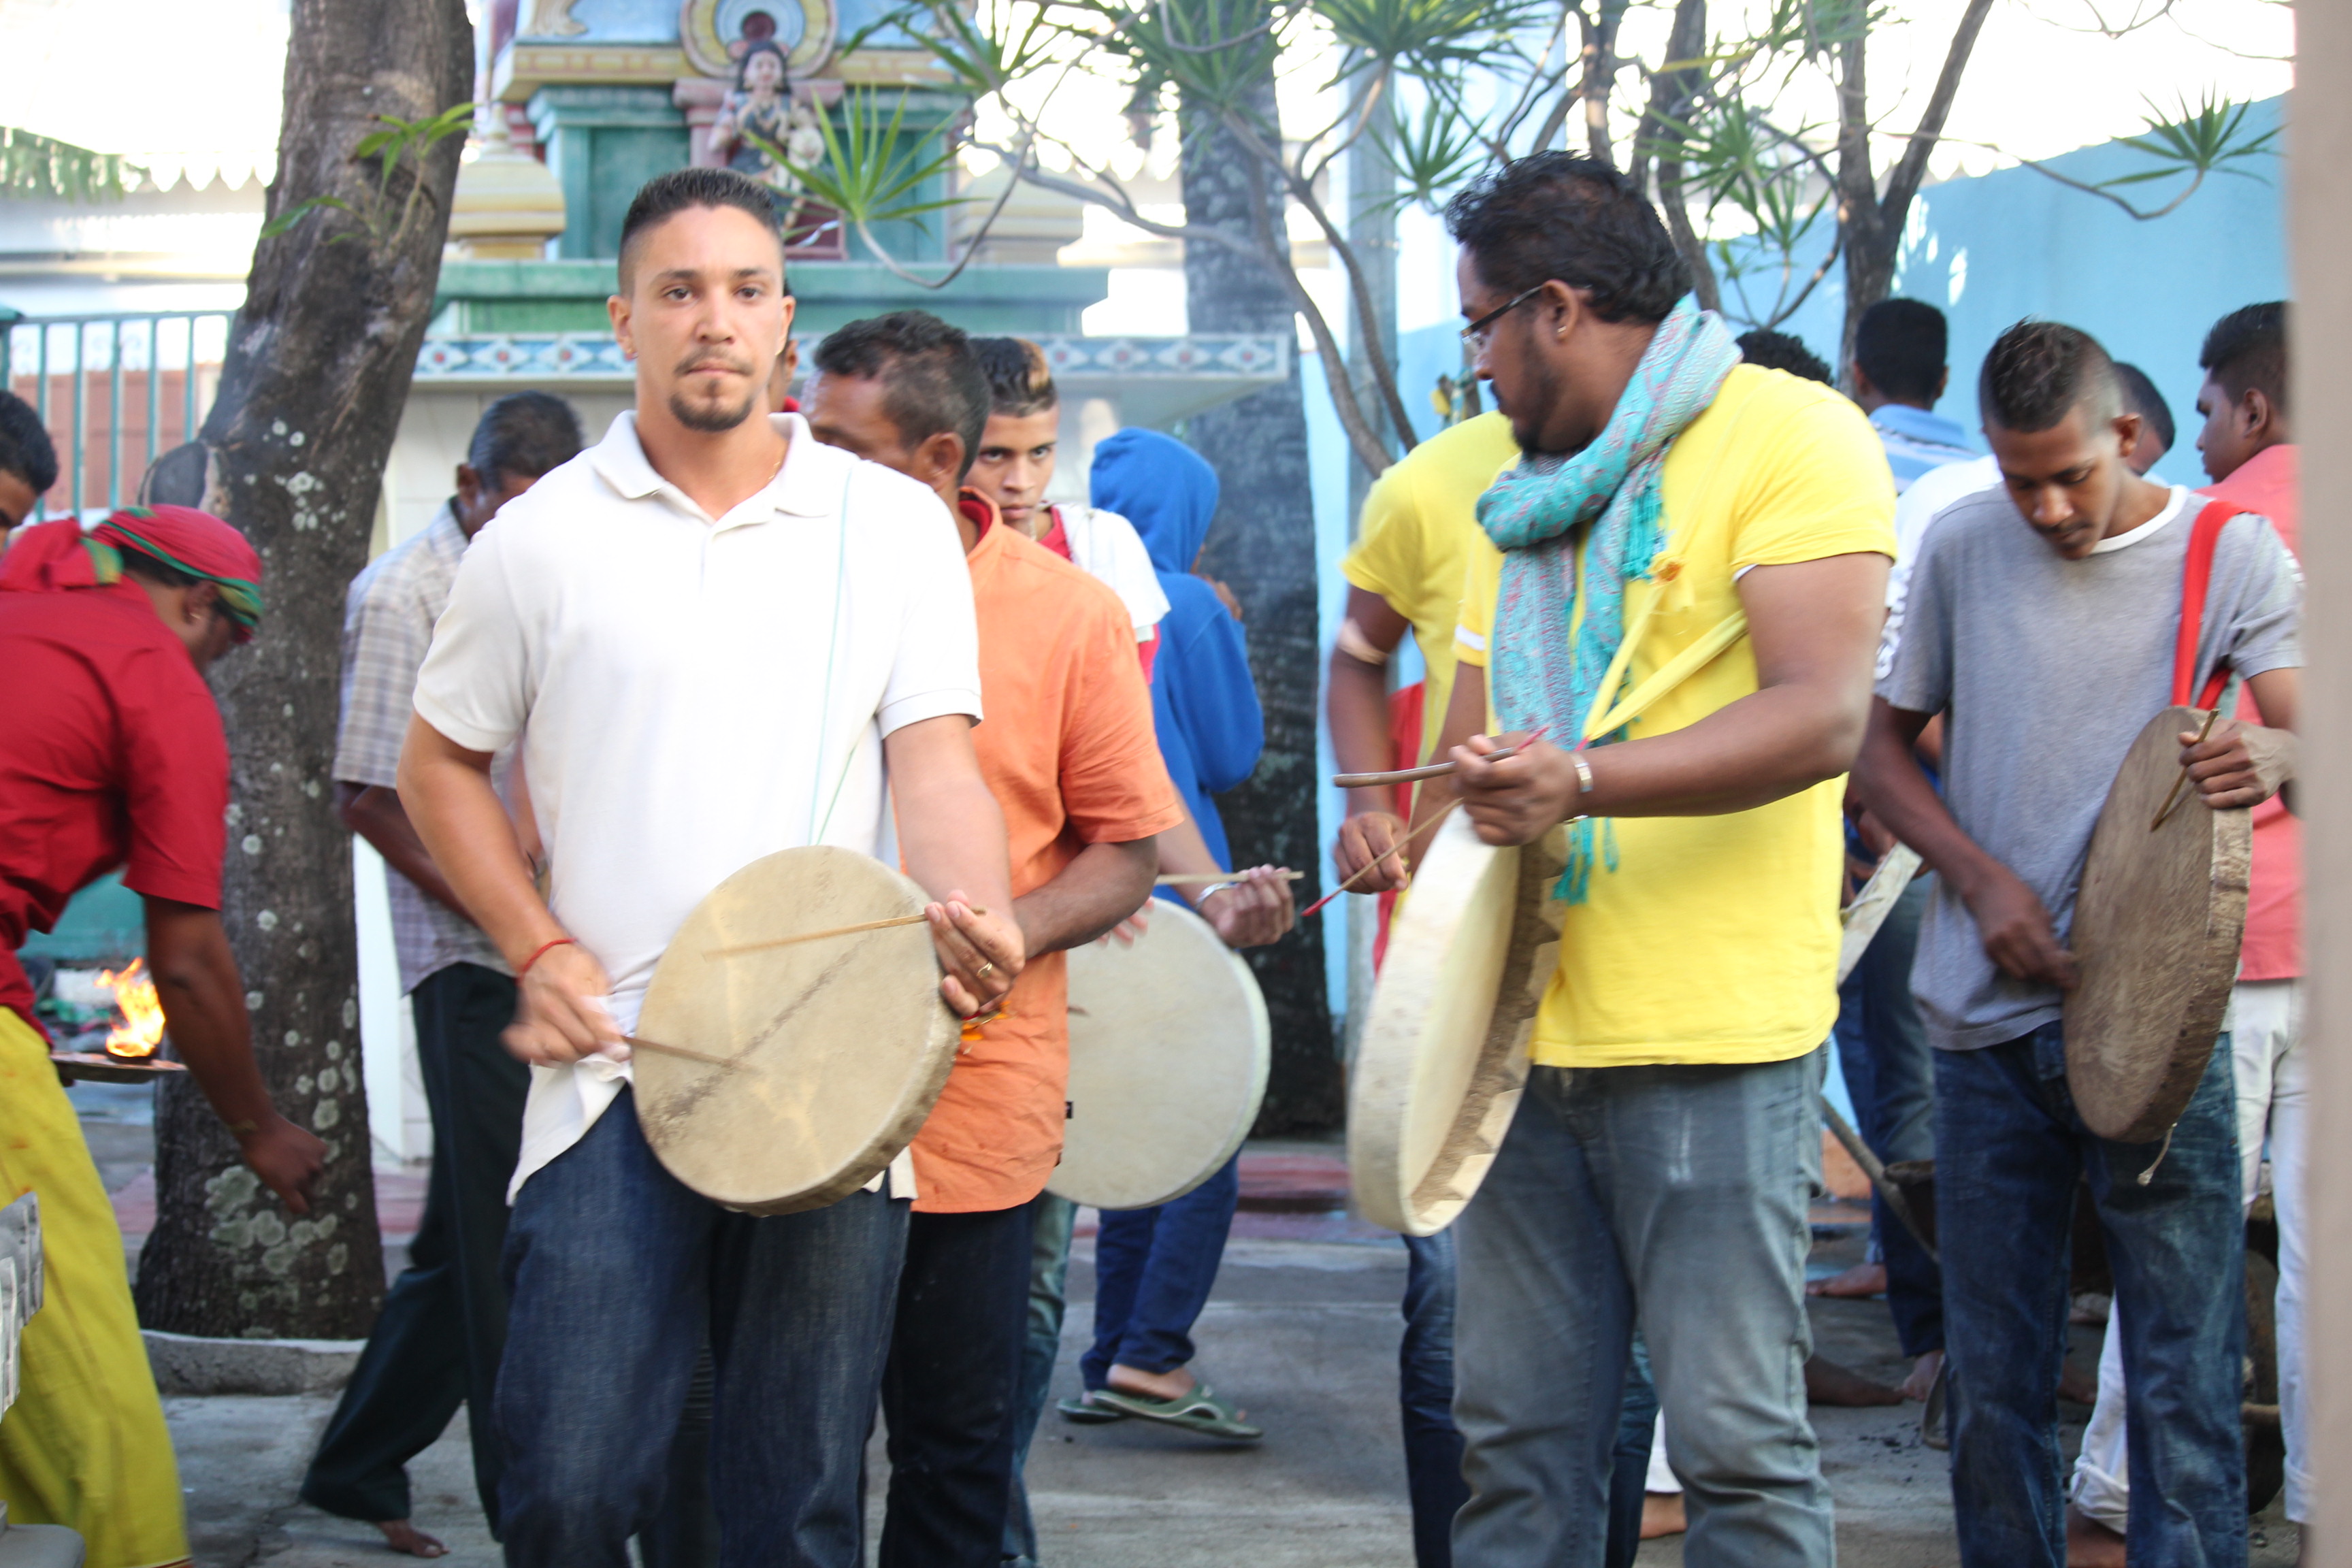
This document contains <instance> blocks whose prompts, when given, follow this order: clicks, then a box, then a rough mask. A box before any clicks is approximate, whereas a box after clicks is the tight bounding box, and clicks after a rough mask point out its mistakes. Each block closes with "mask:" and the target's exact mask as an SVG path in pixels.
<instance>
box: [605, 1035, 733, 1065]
mask: <svg viewBox="0 0 2352 1568" xmlns="http://www.w3.org/2000/svg"><path fill="white" fill-rule="evenodd" d="M621 1038H622V1039H624V1040H625V1041H627V1042H628V1044H629V1047H630V1048H631V1049H632V1050H639V1051H656V1052H659V1053H660V1054H661V1055H663V1056H666V1057H684V1058H686V1059H687V1060H688V1061H690V1062H702V1063H705V1064H707V1065H709V1066H710V1067H715V1068H726V1069H727V1070H728V1071H729V1072H733V1071H734V1070H735V1069H736V1068H737V1067H739V1066H740V1065H741V1064H740V1063H739V1062H737V1061H735V1060H734V1059H733V1058H729V1057H714V1056H712V1055H710V1054H709V1052H707V1051H690V1050H688V1049H687V1048H686V1047H684V1046H665V1045H663V1044H662V1043H661V1042H660V1041H659V1040H645V1039H639V1038H638V1037H636V1036H635V1035H623V1036H622V1037H621Z"/></svg>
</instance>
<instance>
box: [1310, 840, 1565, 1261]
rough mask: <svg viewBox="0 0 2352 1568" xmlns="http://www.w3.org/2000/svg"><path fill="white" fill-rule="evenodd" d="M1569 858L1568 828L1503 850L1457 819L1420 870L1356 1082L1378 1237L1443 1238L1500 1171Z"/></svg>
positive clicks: (1554, 954)
mask: <svg viewBox="0 0 2352 1568" xmlns="http://www.w3.org/2000/svg"><path fill="white" fill-rule="evenodd" d="M1565 858H1566V837H1565V834H1564V832H1563V831H1562V830H1560V829H1557V828H1555V829H1554V830H1553V831H1552V832H1551V833H1550V834H1549V835H1547V836H1546V837H1545V838H1544V839H1543V840H1542V841H1541V842H1540V843H1538V844H1534V845H1529V846H1528V847H1524V848H1496V847H1493V846H1491V845H1486V844H1483V843H1481V842H1479V840H1478V837H1477V835H1476V834H1475V832H1474V831H1473V830H1472V828H1471V826H1470V823H1469V822H1468V820H1467V819H1466V818H1465V817H1464V816H1461V815H1460V814H1459V813H1456V814H1454V816H1452V817H1450V818H1448V819H1447V821H1446V823H1445V825H1444V826H1443V827H1441V828H1439V829H1438V830H1437V832H1436V834H1435V835H1434V836H1433V837H1432V838H1431V841H1430V846H1429V852H1428V854H1427V855H1425V856H1424V857H1423V859H1422V862H1421V864H1420V865H1419V866H1418V867H1416V868H1414V871H1413V878H1412V892H1411V895H1410V896H1409V897H1407V898H1406V899H1405V900H1404V902H1403V904H1402V908H1401V909H1400V910H1399V911H1398V914H1397V919H1396V922H1395V924H1394V925H1393V926H1392V927H1391V931H1390V933H1389V947H1388V956H1387V959H1386V960H1385V962H1384V963H1382V964H1381V976H1380V981H1379V983H1378V984H1376V985H1375V986H1374V987H1373V990H1372V1001H1371V1006H1370V1009H1369V1012H1368V1016H1367V1017H1366V1020H1365V1024H1364V1033H1363V1037H1362V1040H1361V1043H1360V1045H1359V1046H1358V1047H1357V1053H1356V1063H1355V1068H1354V1071H1353V1073H1352V1075H1351V1077H1350V1080H1349V1092H1348V1172H1349V1182H1350V1184H1352V1186H1353V1188H1354V1191H1355V1197H1356V1206H1357V1208H1358V1210H1359V1211H1360V1213H1361V1214H1362V1215H1363V1216H1364V1217H1365V1218H1366V1219H1368V1220H1370V1221H1371V1222H1372V1223H1373V1224H1374V1225H1380V1226H1387V1227H1388V1228H1389V1229H1391V1230H1394V1231H1401V1232H1402V1233H1404V1234H1405V1235H1407V1236H1433V1235H1435V1234H1436V1233H1437V1232H1438V1231H1441V1230H1443V1229H1444V1228H1445V1227H1446V1226H1448V1225H1450V1224H1452V1223H1453V1221H1454V1215H1458V1214H1460V1213H1461V1212H1462V1210H1463V1207H1464V1206H1465V1205H1467V1204H1468V1203H1469V1201H1470V1197H1471V1194H1473V1193H1475V1192H1476V1191H1477V1190H1478V1184H1479V1183H1480V1182H1481V1181H1483V1180H1484V1179H1485V1178H1486V1169H1487V1167H1488V1166H1490V1165H1492V1164H1493V1163H1494V1161H1495V1152H1496V1149H1498V1148H1500V1147H1501V1145H1502V1141H1503V1134H1504V1133H1505V1132H1506V1131H1508V1130H1509V1128H1510V1125H1511V1117H1512V1115H1513V1113H1514V1112H1516V1111H1517V1109H1518V1103H1519V1092H1520V1090H1521V1089H1524V1088H1525V1087H1526V1084H1527V1076H1528V1036H1529V1035H1530V1034H1531V1033H1532V1032H1533V1030H1534V1027H1535V1016H1536V1005H1537V1004H1538V1002H1539V1001H1541V1000H1542V997H1543V993H1544V988H1545V987H1546V986H1547V985H1548V984H1550V981H1551V974H1552V969H1553V967H1554V963H1555V961H1556V960H1557V958H1558V956H1559V926H1560V910H1559V904H1558V903H1556V902H1554V901H1553V900H1552V898H1551V892H1552V884H1553V882H1554V881H1555V880H1556V879H1558V878H1559V871H1560V868H1561V866H1562V864H1563V863H1564V861H1565Z"/></svg>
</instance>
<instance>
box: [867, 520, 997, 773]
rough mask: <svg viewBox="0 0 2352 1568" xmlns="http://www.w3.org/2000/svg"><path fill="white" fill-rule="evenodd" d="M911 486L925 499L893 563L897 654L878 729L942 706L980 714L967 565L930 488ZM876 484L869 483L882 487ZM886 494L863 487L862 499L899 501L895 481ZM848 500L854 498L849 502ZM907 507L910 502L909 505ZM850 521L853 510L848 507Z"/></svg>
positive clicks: (934, 713) (934, 714) (938, 711)
mask: <svg viewBox="0 0 2352 1568" xmlns="http://www.w3.org/2000/svg"><path fill="white" fill-rule="evenodd" d="M907 483H908V485H909V486H910V487H913V488H914V489H915V491H916V494H915V496H914V497H913V498H912V499H913V500H915V502H916V503H917V504H919V502H920V501H923V500H929V502H930V506H929V510H928V511H923V512H919V513H917V514H916V515H915V517H914V518H913V520H912V522H911V525H910V526H908V528H906V529H905V530H904V531H903V537H904V540H905V543H904V547H903V549H901V550H899V551H898V552H895V553H896V555H897V559H896V560H894V561H893V562H892V563H891V564H892V567H893V569H894V571H895V573H896V574H898V576H899V578H900V579H901V581H903V582H904V584H906V596H905V598H904V600H903V602H902V605H901V608H902V610H903V612H904V614H905V617H906V618H905V620H904V621H903V622H902V623H901V624H900V629H899V634H898V657H897V658H895V659H894V660H893V661H892V662H891V666H890V678H889V679H888V680H887V682H886V683H885V684H884V686H883V689H882V705H881V707H880V709H879V710H877V714H876V719H877V724H878V728H879V731H880V733H881V734H883V735H884V736H887V735H888V734H889V733H890V732H891V731H894V730H901V729H904V728H906V726H908V725H909V724H919V723H921V722H922V721H924V720H926V719H937V718H939V717H940V715H942V714H946V713H968V714H970V715H971V718H972V720H973V721H974V722H977V721H979V720H980V717H981V707H980V633H979V629H978V626H977V625H976V624H975V621H974V618H973V614H972V605H971V568H969V567H967V566H966V565H965V564H964V560H963V550H962V541H961V538H960V537H959V536H958V534H957V531H956V529H955V526H954V525H953V524H952V523H951V522H950V521H948V520H947V519H946V518H945V517H944V516H941V515H940V508H939V502H938V500H936V499H935V498H933V497H931V496H930V493H929V491H928V490H922V489H920V487H918V486H914V482H913V481H912V480H908V481H907ZM880 488H882V487H878V486H877V487H872V489H880ZM888 491H889V493H888V494H887V495H874V494H872V493H871V489H869V499H868V500H867V504H868V505H879V506H890V505H893V504H903V503H904V502H905V501H906V500H908V498H907V497H903V496H902V495H901V494H900V493H899V491H898V487H897V486H896V485H893V486H890V487H888ZM852 504H853V505H855V504H856V503H855V502H853V503H852ZM909 510H912V508H909ZM851 517H852V520H853V522H852V526H856V522H855V520H856V512H855V511H853V512H852V513H851Z"/></svg>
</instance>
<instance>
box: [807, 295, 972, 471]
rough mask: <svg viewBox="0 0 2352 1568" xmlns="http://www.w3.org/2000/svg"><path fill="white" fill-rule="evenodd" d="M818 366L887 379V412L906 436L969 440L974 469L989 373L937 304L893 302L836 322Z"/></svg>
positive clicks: (966, 453)
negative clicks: (896, 306) (933, 309)
mask: <svg viewBox="0 0 2352 1568" xmlns="http://www.w3.org/2000/svg"><path fill="white" fill-rule="evenodd" d="M816 368H817V370H818V371H819V372H820V373H822V374H825V375H840V376H848V377H851V378H853V379H856V380H858V381H879V382H881V383H882V384H883V395H882V412H883V413H885V414H887V415H888V416H890V423H891V424H893V425H896V426H898V438H899V440H900V441H902V442H904V443H905V444H906V445H907V446H908V447H919V446H921V445H922V444H923V443H924V442H926V441H928V440H929V439H930V438H931V437H934V436H936V435H938V434H939V433H940V432H941V431H942V430H944V431H946V432H948V433H949V434H950V435H952V436H955V437H958V438H960V439H961V441H962V442H963V468H961V469H960V470H958V472H957V475H956V477H957V478H958V479H961V478H962V477H963V475H964V474H967V473H969V472H971V460H972V458H975V457H977V456H979V454H980V437H981V433H982V431H984V430H986V429H987V428H988V377H987V375H986V374H984V373H983V372H982V370H981V368H980V356H979V355H978V354H976V353H973V352H972V346H971V338H970V337H969V336H967V335H966V334H965V332H964V331H963V329H962V328H961V327H950V326H949V325H948V324H947V323H946V322H945V321H940V319H939V318H938V317H937V316H934V315H932V314H931V313H930V312H929V310H893V311H891V312H890V313H889V314H888V315H887V316H869V317H867V318H866V320H864V321H852V322H850V323H849V324H848V325H847V326H845V327H836V328H835V329H834V331H832V332H831V333H830V334H828V335H827V336H826V338H825V340H824V342H821V343H819V344H817V346H816Z"/></svg>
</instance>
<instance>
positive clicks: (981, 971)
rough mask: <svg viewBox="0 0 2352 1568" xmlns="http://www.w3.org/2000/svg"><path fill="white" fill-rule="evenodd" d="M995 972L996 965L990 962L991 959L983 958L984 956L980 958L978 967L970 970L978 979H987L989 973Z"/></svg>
mask: <svg viewBox="0 0 2352 1568" xmlns="http://www.w3.org/2000/svg"><path fill="white" fill-rule="evenodd" d="M972 973H973V974H974V975H976V976H978V977H979V978H980V979H982V980H985V979H987V978H988V977H989V976H990V975H992V974H993V973H996V965H995V964H994V963H992V962H991V961H989V960H987V959H984V958H983V959H982V960H981V961H980V967H979V968H978V969H975V970H973V971H972Z"/></svg>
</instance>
